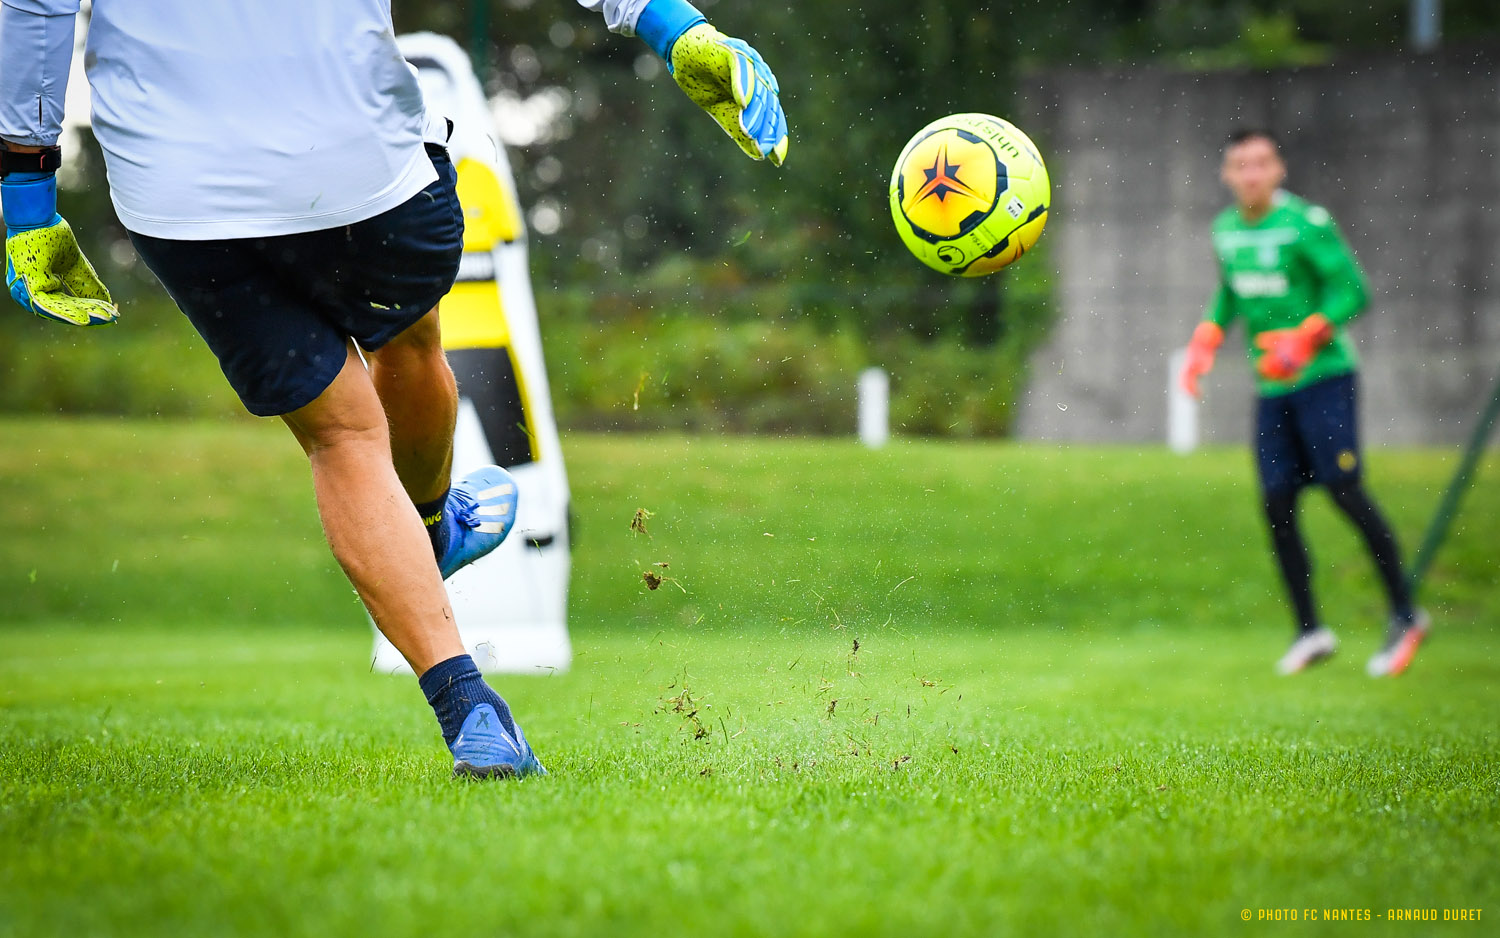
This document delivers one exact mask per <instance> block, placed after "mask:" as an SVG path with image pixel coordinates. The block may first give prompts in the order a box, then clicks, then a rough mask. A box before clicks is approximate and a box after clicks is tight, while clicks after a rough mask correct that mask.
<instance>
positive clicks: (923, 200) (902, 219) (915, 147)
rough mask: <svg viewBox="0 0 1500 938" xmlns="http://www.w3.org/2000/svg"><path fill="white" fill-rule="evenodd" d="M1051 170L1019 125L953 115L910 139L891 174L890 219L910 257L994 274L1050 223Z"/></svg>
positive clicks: (965, 272) (953, 270)
mask: <svg viewBox="0 0 1500 938" xmlns="http://www.w3.org/2000/svg"><path fill="white" fill-rule="evenodd" d="M1051 196H1052V186H1051V183H1050V182H1049V181H1048V179H1047V166H1046V164H1044V163H1043V162H1042V157H1041V154H1040V153H1038V152H1037V148H1036V144H1034V143H1032V142H1031V138H1029V137H1027V136H1026V135H1025V134H1024V133H1022V132H1021V131H1020V130H1019V129H1017V128H1016V126H1015V125H1014V124H1011V123H1010V122H1009V121H1004V120H1001V119H1000V118H998V117H991V116H990V115H988V114H954V115H953V116H952V117H945V118H943V119H942V120H939V121H934V122H933V123H931V124H928V125H927V126H926V127H924V128H922V131H921V132H920V133H918V134H917V135H916V136H915V137H913V138H912V139H911V142H910V143H908V144H907V145H906V149H904V150H902V151H901V158H900V159H898V160H897V161H896V169H895V172H894V173H892V175H891V217H892V218H893V219H894V220H895V222H896V231H897V232H899V233H900V235H901V240H902V241H904V242H906V246H907V247H908V248H910V249H911V252H912V253H913V254H915V255H917V257H918V258H919V259H920V260H921V261H922V262H923V263H925V264H926V265H927V266H928V267H931V268H932V269H933V270H937V271H941V272H942V273H945V274H952V275H954V276H958V277H983V276H984V275H985V274H992V273H994V272H995V271H997V270H999V269H1000V268H1002V267H1004V266H1005V265H1007V264H1009V263H1011V262H1012V261H1014V260H1015V259H1016V258H1018V257H1020V256H1021V255H1022V254H1025V253H1026V252H1027V251H1028V250H1029V249H1030V248H1031V246H1032V245H1034V244H1036V240H1037V238H1040V237H1041V236H1042V228H1043V227H1044V226H1045V225H1046V224H1047V208H1048V206H1049V205H1050V204H1051V201H1052V198H1051Z"/></svg>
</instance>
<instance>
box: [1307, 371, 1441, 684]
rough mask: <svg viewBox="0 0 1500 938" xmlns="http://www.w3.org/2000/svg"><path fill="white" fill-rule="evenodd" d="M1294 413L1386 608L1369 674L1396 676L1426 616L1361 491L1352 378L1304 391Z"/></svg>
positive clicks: (1392, 542) (1380, 518) (1385, 527)
mask: <svg viewBox="0 0 1500 938" xmlns="http://www.w3.org/2000/svg"><path fill="white" fill-rule="evenodd" d="M1305 391H1306V394H1307V399H1306V401H1305V406H1304V407H1303V408H1302V409H1301V411H1300V412H1299V414H1298V420H1299V423H1300V425H1301V426H1302V432H1303V434H1304V436H1305V437H1306V438H1307V440H1308V441H1309V447H1310V452H1311V454H1312V464H1313V474H1314V477H1315V479H1316V480H1317V481H1318V482H1319V483H1320V484H1321V485H1323V486H1324V488H1326V489H1327V491H1328V494H1329V496H1330V497H1331V498H1332V499H1333V503H1334V505H1335V506H1336V507H1337V508H1338V509H1339V511H1340V512H1342V513H1343V515H1344V516H1345V517H1346V518H1348V519H1349V521H1350V522H1351V523H1352V524H1353V525H1354V527H1355V528H1356V529H1357V530H1358V531H1359V533H1360V536H1361V537H1362V538H1363V539H1364V542H1365V548H1366V550H1368V551H1369V554H1370V559H1371V560H1372V561H1373V563H1374V565H1375V571H1376V573H1377V574H1378V576H1379V577H1380V581H1381V584H1382V586H1383V587H1384V589H1385V594H1386V600H1387V601H1388V603H1389V605H1390V620H1389V627H1388V629H1387V634H1386V641H1385V644H1384V645H1383V646H1382V648H1381V649H1380V651H1379V652H1377V653H1376V655H1375V657H1374V658H1372V659H1370V662H1369V670H1370V673H1371V674H1372V675H1376V676H1380V675H1384V674H1399V673H1401V671H1403V670H1405V668H1406V666H1407V665H1408V664H1409V663H1410V662H1411V658H1412V656H1413V655H1415V654H1416V650H1417V646H1418V645H1420V644H1421V641H1422V639H1423V637H1425V635H1426V633H1427V627H1428V620H1427V616H1426V615H1425V614H1423V613H1421V612H1419V610H1417V609H1416V608H1414V606H1413V605H1412V597H1411V588H1410V586H1409V585H1408V583H1407V579H1406V571H1405V569H1404V568H1403V565H1402V563H1401V550H1400V547H1399V546H1398V544H1397V542H1396V535H1395V533H1394V532H1393V531H1392V530H1391V526H1390V524H1388V523H1387V522H1386V520H1385V516H1384V514H1383V513H1382V512H1381V511H1380V509H1379V507H1378V506H1377V505H1376V504H1375V501H1374V499H1372V498H1371V497H1370V494H1369V492H1368V491H1367V490H1366V489H1365V487H1364V481H1363V470H1364V458H1363V455H1362V454H1361V452H1360V446H1359V406H1358V399H1359V390H1358V385H1357V383H1356V379H1355V376H1354V375H1352V374H1349V375H1341V376H1338V377H1334V378H1328V379H1325V380H1323V381H1319V382H1318V383H1317V384H1314V385H1311V386H1309V387H1308V388H1307V389H1305Z"/></svg>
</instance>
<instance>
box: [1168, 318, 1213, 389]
mask: <svg viewBox="0 0 1500 938" xmlns="http://www.w3.org/2000/svg"><path fill="white" fill-rule="evenodd" d="M1223 344H1224V330H1223V329H1222V328H1221V327H1220V326H1219V324H1218V323H1213V322H1207V321H1204V322H1200V323H1198V328H1196V329H1194V330H1193V339H1192V341H1191V342H1189V343H1188V347H1187V357H1186V358H1185V359H1184V360H1183V363H1182V374H1181V375H1179V376H1178V382H1179V383H1180V384H1181V385H1182V389H1183V390H1184V391H1186V392H1188V393H1189V394H1191V395H1192V396H1194V397H1202V396H1203V392H1202V390H1201V389H1200V388H1199V387H1198V379H1199V378H1201V377H1203V376H1204V375H1206V374H1208V373H1209V372H1210V371H1213V369H1214V355H1215V354H1216V353H1217V352H1218V351H1219V346H1220V345H1223Z"/></svg>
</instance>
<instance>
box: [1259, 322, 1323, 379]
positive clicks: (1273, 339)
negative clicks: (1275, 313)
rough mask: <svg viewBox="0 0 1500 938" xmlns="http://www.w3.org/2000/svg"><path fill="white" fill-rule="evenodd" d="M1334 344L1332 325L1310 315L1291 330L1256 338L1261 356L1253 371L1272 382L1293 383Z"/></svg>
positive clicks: (1276, 330) (1271, 332)
mask: <svg viewBox="0 0 1500 938" xmlns="http://www.w3.org/2000/svg"><path fill="white" fill-rule="evenodd" d="M1332 341H1333V323H1331V322H1329V321H1328V317H1327V316H1324V315H1323V314H1322V313H1313V314H1312V315H1311V316H1309V317H1307V318H1306V319H1304V320H1302V322H1301V324H1299V325H1296V326H1293V327H1292V328H1290V329H1271V330H1268V331H1266V332H1262V333H1261V334H1260V335H1258V336H1256V337H1255V347H1256V348H1258V349H1260V350H1261V356H1260V359H1259V360H1258V361H1256V363H1255V370H1256V371H1258V372H1260V376H1261V377H1262V378H1267V379H1269V380H1271V381H1293V380H1295V379H1296V377H1297V376H1298V375H1299V374H1301V373H1302V369H1304V368H1306V367H1307V363H1308V362H1310V361H1312V359H1313V356H1314V355H1316V354H1318V350H1319V349H1321V348H1322V347H1323V346H1325V345H1327V344H1328V343H1329V342H1332Z"/></svg>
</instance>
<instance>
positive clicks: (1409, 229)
mask: <svg viewBox="0 0 1500 938" xmlns="http://www.w3.org/2000/svg"><path fill="white" fill-rule="evenodd" d="M698 5H699V6H700V7H701V8H702V9H703V10H704V11H705V12H706V13H707V14H708V16H709V17H710V19H711V20H712V21H713V22H714V23H715V24H716V25H717V26H719V28H721V29H722V30H723V31H725V32H727V33H729V34H732V35H739V36H742V37H744V38H747V39H749V40H750V41H751V42H753V44H755V45H756V46H757V47H758V48H759V49H760V50H761V51H762V52H763V53H764V54H765V56H766V58H767V60H768V61H769V62H770V63H771V64H772V67H773V68H774V69H775V70H776V71H777V73H778V75H779V77H780V79H781V84H782V93H783V101H784V104H785V107H786V110H787V113H788V116H789V119H790V121H791V125H792V133H793V149H792V153H791V158H790V159H789V161H788V163H787V165H786V167H785V168H783V169H781V170H779V171H778V170H773V169H771V168H770V167H769V166H767V165H764V164H753V163H751V162H750V161H748V160H745V159H743V158H741V157H740V156H739V155H738V154H737V152H736V151H735V149H734V148H733V147H732V145H730V144H729V142H728V141H727V140H725V139H724V138H723V136H722V134H721V132H720V131H719V130H718V128H717V127H716V126H715V125H714V124H713V123H712V122H711V121H709V120H708V119H707V118H706V117H704V116H703V115H702V114H701V112H699V111H698V110H697V108H696V107H694V106H693V105H692V104H691V103H689V102H688V101H687V100H686V99H685V98H684V97H683V96H682V95H681V94H680V93H679V92H678V91H677V89H676V88H675V87H674V86H673V85H672V83H671V80H670V78H669V77H668V76H667V75H666V73H665V70H664V68H663V67H662V65H661V63H660V62H659V61H658V60H657V59H656V58H655V57H654V56H653V55H652V54H651V53H649V52H648V51H647V50H646V49H645V47H644V46H643V45H642V44H641V43H639V42H637V41H634V40H629V39H624V38H621V37H618V36H613V35H611V34H609V33H607V32H606V31H605V30H604V28H603V26H602V21H601V19H600V17H598V16H597V14H592V13H589V12H587V11H585V10H583V9H582V8H580V7H579V6H578V5H577V4H576V3H573V2H572V0H492V2H489V3H478V2H462V0H429V2H425V3H420V4H418V3H410V2H403V0H396V2H395V3H394V12H395V16H396V24H397V28H398V31H400V32H409V31H416V30H434V31H437V32H441V33H444V34H447V35H450V36H453V37H454V38H455V39H457V40H459V41H460V42H461V43H462V44H464V46H465V47H466V48H469V49H470V50H472V54H473V55H474V57H475V59H476V61H477V62H478V63H479V66H480V74H481V78H482V80H483V82H484V83H485V86H486V90H487V92H488V93H489V94H490V96H491V100H492V104H493V108H494V110H495V113H496V115H497V118H498V120H499V122H500V126H501V127H502V128H503V129H504V134H505V136H506V139H505V140H504V141H503V142H504V143H505V144H506V146H507V147H508V149H509V154H510V159H511V161H512V163H513V165H514V167H515V170H516V175H517V178H518V182H519V185H520V189H521V194H522V199H523V202H524V204H525V205H526V207H527V214H528V222H529V225H530V230H531V234H530V237H531V257H532V260H533V275H534V279H535V285H536V290H537V301H538V306H539V309H540V317H541V324H542V330H543V336H544V340H545V342H546V347H547V355H548V364H549V369H550V371H551V377H552V387H553V393H554V396H555V399H556V408H557V412H558V417H559V421H560V423H561V424H562V426H563V427H564V429H568V428H579V429H626V430H628V429H663V428H674V429H722V430H730V431H744V432H763V433H851V432H853V429H854V424H855V399H854V398H855V383H856V376H857V374H858V373H859V371H860V370H861V369H862V368H865V367H867V366H870V365H877V366H880V367H883V368H885V369H887V370H888V371H889V372H890V374H891V377H892V422H893V424H894V429H895V431H896V432H897V433H898V434H905V435H932V436H958V437H990V436H1004V435H1021V436H1026V437H1032V438H1044V439H1068V440H1082V439H1093V440H1129V441H1146V440H1160V439H1162V438H1163V436H1164V434H1165V429H1164V421H1165V391H1166V384H1167V380H1168V377H1167V364H1166V362H1167V355H1168V354H1169V353H1170V351H1171V350H1172V349H1173V348H1175V347H1176V346H1178V345H1180V344H1182V343H1183V342H1185V340H1186V337H1187V334H1188V332H1189V330H1190V329H1191V326H1192V323H1193V322H1194V321H1195V320H1196V319H1197V317H1198V316H1199V315H1200V314H1201V310H1202V306H1203V304H1204V303H1205V302H1206V300H1207V298H1208V295H1209V291H1210V289H1211V287H1212V285H1213V277H1214V273H1213V265H1212V257H1211V253H1210V248H1209V244H1208V238H1207V226H1208V223H1209V220H1210V219H1211V218H1212V216H1213V214H1214V213H1216V212H1217V211H1218V210H1219V209H1220V208H1221V207H1222V206H1223V204H1224V201H1225V199H1224V196H1223V194H1222V192H1221V191H1220V189H1219V187H1218V183H1217V169H1218V156H1219V148H1220V145H1221V142H1222V140H1223V138H1224V136H1225V135H1226V134H1227V132H1228V131H1229V130H1230V129H1231V128H1232V127H1234V126H1235V125H1237V124H1241V123H1253V124H1258V125H1269V126H1271V127H1272V128H1274V129H1275V130H1277V131H1279V132H1280V133H1281V134H1282V135H1283V138H1284V142H1285V144H1286V150H1287V153H1286V155H1287V159H1288V162H1289V164H1290V167H1291V177H1290V179H1289V187H1290V188H1292V189H1293V190H1294V191H1297V192H1298V193H1299V194H1301V195H1304V196H1305V197H1307V198H1309V199H1311V200H1313V201H1317V202H1321V203H1323V204H1326V205H1327V206H1328V207H1329V208H1330V209H1331V210H1332V211H1333V213H1334V215H1335V217H1336V218H1338V219H1339V221H1340V222H1341V223H1342V225H1343V227H1344V230H1345V233H1346V234H1347V235H1348V237H1349V238H1350V240H1351V242H1352V243H1353V246H1354V248H1355V251H1356V253H1357V254H1358V256H1359V257H1360V259H1361V261H1362V262H1363V263H1364V264H1365V266H1366V268H1367V270H1368V272H1369V273H1370V275H1371V279H1372V281H1373V283H1374V287H1375V295H1376V300H1375V305H1374V307H1373V309H1372V315H1370V316H1368V317H1366V319H1365V320H1363V321H1362V322H1361V324H1360V325H1359V326H1357V327H1356V337H1357V338H1358V339H1359V341H1360V344H1361V348H1362V350H1363V352H1364V354H1365V357H1366V362H1367V368H1366V371H1365V379H1364V380H1365V383H1366V389H1367V401H1368V404H1367V407H1366V424H1367V428H1366V429H1367V432H1368V433H1369V434H1370V436H1371V438H1372V439H1374V440H1377V441H1388V442H1400V443H1437V442H1453V441H1457V440H1459V439H1461V438H1462V437H1463V435H1464V434H1465V432H1466V430H1467V427H1468V425H1469V424H1470V423H1472V417H1473V415H1474V414H1476V413H1477V412H1478V410H1479V407H1480V406H1481V403H1482V401H1483V400H1485V399H1486V398H1487V396H1488V386H1489V383H1490V381H1491V380H1492V378H1493V372H1494V363H1495V362H1497V361H1500V292H1497V290H1500V286H1497V281H1496V274H1495V269H1494V263H1495V258H1496V257H1500V218H1497V215H1496V211H1495V206H1496V204H1497V201H1500V168H1497V167H1500V163H1497V156H1500V77H1497V76H1500V73H1497V63H1500V18H1497V17H1496V16H1495V15H1494V4H1493V0H1443V2H1441V3H1439V2H1437V0H1416V2H1411V0H1372V2H1369V3H1367V4H1364V5H1362V6H1361V8H1360V9H1359V10H1357V11H1356V10H1352V9H1351V8H1350V6H1349V5H1348V4H1347V3H1336V2H1333V0H1281V2H1247V0H1236V2H1209V0H1128V2H1118V0H1048V2H1041V0H1018V2H1009V3H1005V4H999V3H977V2H972V0H863V2H860V3H835V2H826V0H818V2H811V0H804V2H801V3H795V4H793V3H785V2H783V3H777V2H765V0H757V2H753V3H752V2H749V0H698ZM971 110H979V111H989V112H993V113H997V114H1000V115H1002V116H1006V117H1009V118H1011V119H1013V120H1015V121H1017V122H1018V123H1019V124H1021V126H1022V127H1023V128H1025V129H1027V130H1028V131H1029V132H1030V133H1031V134H1032V136H1033V137H1034V138H1035V139H1036V140H1037V142H1038V143H1039V144H1040V145H1041V147H1042V149H1043V153H1044V154H1045V155H1046V156H1047V158H1048V160H1049V166H1050V168H1051V171H1052V176H1053V183H1054V199H1055V207H1054V212H1053V215H1052V221H1051V224H1050V226H1049V230H1048V233H1047V235H1046V236H1044V238H1043V239H1042V242H1041V245H1040V247H1039V250H1038V251H1037V252H1036V253H1035V254H1033V255H1032V256H1029V257H1027V258H1026V259H1025V260H1024V261H1023V262H1021V263H1019V264H1017V265H1016V266H1015V267H1014V268H1012V269H1011V270H1009V271H1008V272H1006V273H1004V274H1002V275H1000V276H997V277H993V278H990V279H988V280H984V281H979V282H967V281H956V280H950V279H946V278H942V277H940V276H939V275H936V274H934V273H932V272H930V271H929V270H927V269H926V268H925V267H923V266H922V265H921V264H919V263H918V262H916V261H915V260H914V259H913V258H911V257H910V256H909V255H907V254H906V252H905V250H904V249H903V248H902V246H901V244H900V242H899V240H898V239H897V237H896V235H895V232H894V230H893V229H892V226H891V224H890V219H889V214H888V209H887V204H886V187H887V184H888V179H889V173H890V169H891V164H892V162H893V161H894V159H895V156H896V154H897V153H898V151H899V150H900V148H901V146H902V145H903V144H904V143H905V141H906V140H907V138H908V137H909V136H910V135H911V134H912V133H914V132H915V131H916V130H917V129H919V128H920V127H922V126H923V125H924V124H925V123H927V122H928V121H930V120H932V119H934V118H936V117H939V116H942V115H944V114H947V113H950V112H955V111H971ZM267 132H274V129H273V128H268V131H267ZM70 133H71V134H72V137H71V143H70V145H69V150H70V152H71V153H72V158H71V159H70V161H69V164H68V166H67V167H66V169H65V172H64V175H63V179H62V182H63V186H64V192H63V196H62V205H61V210H62V212H63V213H64V214H65V215H66V216H68V218H69V219H70V220H71V221H72V223H73V225H74V227H75V229H77V230H78V231H79V233H80V237H81V239H82V240H83V242H84V246H85V250H86V251H87V252H88V253H89V255H90V257H91V258H92V259H93V260H94V261H95V263H96V264H97V265H98V266H99V267H101V268H102V270H101V273H102V274H103V275H104V276H105V278H106V280H107V282H108V283H109V284H110V285H111V287H112V288H113V290H114V291H115V295H116V297H117V298H118V299H119V300H120V301H121V305H122V307H123V310H124V313H125V318H124V320H123V322H122V324H121V325H120V326H119V327H118V328H115V329H110V330H96V331H89V332H82V331H69V330H62V329H58V328H57V327H55V326H50V325H48V324H46V323H44V322H42V321H41V320H38V319H34V318H32V317H29V316H26V315H25V314H24V313H22V312H21V311H19V310H18V309H11V310H9V311H8V312H7V314H6V315H4V316H0V413H46V414H56V413H94V414H129V415H164V416H174V415H194V414H212V415H223V416H233V415H239V414H242V413H243V411H242V410H241V409H240V407H239V405H238V403H237V402H236V401H235V399H234V397H233V395H232V394H231V393H230V392H229V390H228V389H227V387H226V386H225V385H224V383H223V380H222V378H221V377H220V376H219V373H218V369H217V366H216V364H215V363H214V361H213V358H212V356H211V355H209V354H208V352H207V351H206V349H204V348H203V347H202V345H201V343H200V342H199V341H198V340H197V338H196V336H195V335H194V334H193V332H192V330H191V329H190V328H189V326H188V325H187V323H186V321H185V320H183V319H182V317H181V316H180V315H179V314H177V313H176V311H175V310H174V309H173V308H172V306H171V304H170V302H169V301H168V300H167V299H166V297H165V296H164V294H163V293H162V292H161V290H160V288H159V287H158V286H157V285H156V283H155V281H154V279H153V278H152V276H151V275H150V273H149V272H148V271H147V270H146V269H145V268H144V266H143V265H141V264H140V263H139V262H138V261H137V259H136V258H135V256H134V253H133V252H132V250H131V248H130V246H129V243H128V242H127V241H126V239H125V237H124V232H123V231H122V230H121V228H120V227H119V224H118V222H117V220H116V219H115V217H114V214H113V211H112V210H111V208H110V203H109V200H108V196H107V190H106V186H105V181H104V171H103V164H102V160H101V159H100V157H99V155H98V152H97V148H96V147H95V146H94V144H93V141H92V138H91V137H90V136H89V134H88V131H87V129H86V128H82V127H80V128H75V129H74V130H73V131H70ZM1221 362H1223V364H1224V365H1225V368H1224V373H1223V374H1221V375H1216V376H1215V381H1214V384H1215V391H1214V394H1213V396H1212V397H1211V399H1210V401H1209V402H1208V405H1207V408H1206V414H1205V417H1206V420H1205V429H1206V431H1207V435H1208V438H1209V439H1211V440H1212V439H1221V440H1226V441H1228V440H1233V441H1238V440H1242V439H1243V438H1244V436H1245V429H1246V427H1247V421H1248V417H1247V411H1248V407H1249V404H1250V388H1249V382H1248V377H1247V374H1246V369H1245V368H1244V365H1243V356H1241V355H1239V354H1238V353H1237V352H1235V353H1231V354H1225V355H1223V356H1221Z"/></svg>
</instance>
